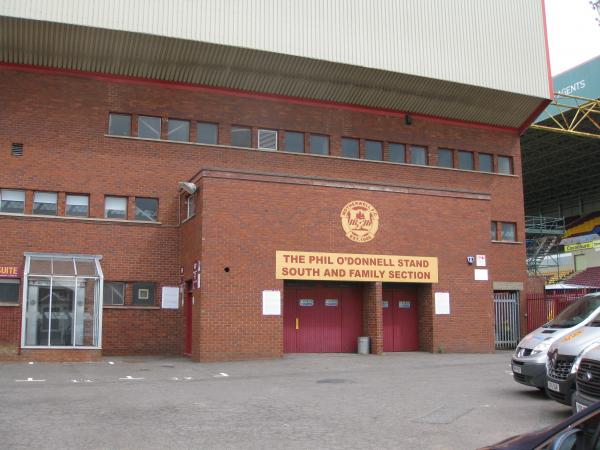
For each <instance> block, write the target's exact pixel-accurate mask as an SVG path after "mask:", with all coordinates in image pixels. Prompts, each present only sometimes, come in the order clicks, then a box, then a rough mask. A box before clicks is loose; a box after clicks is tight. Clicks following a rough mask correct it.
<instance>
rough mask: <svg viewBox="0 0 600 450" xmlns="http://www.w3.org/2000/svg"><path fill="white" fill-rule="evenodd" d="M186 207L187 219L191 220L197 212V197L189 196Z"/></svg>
mask: <svg viewBox="0 0 600 450" xmlns="http://www.w3.org/2000/svg"><path fill="white" fill-rule="evenodd" d="M186 207H187V218H188V219H189V218H190V217H192V216H193V215H194V213H195V212H196V196H195V195H188V197H187V199H186Z"/></svg>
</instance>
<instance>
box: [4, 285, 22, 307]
mask: <svg viewBox="0 0 600 450" xmlns="http://www.w3.org/2000/svg"><path fill="white" fill-rule="evenodd" d="M19 286H20V282H19V280H0V303H12V304H18V303H19Z"/></svg>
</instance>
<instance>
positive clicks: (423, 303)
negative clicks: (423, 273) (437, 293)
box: [417, 284, 435, 352]
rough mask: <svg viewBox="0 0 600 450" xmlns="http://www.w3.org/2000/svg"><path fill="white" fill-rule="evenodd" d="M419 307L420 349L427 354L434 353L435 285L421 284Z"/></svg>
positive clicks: (418, 295)
mask: <svg viewBox="0 0 600 450" xmlns="http://www.w3.org/2000/svg"><path fill="white" fill-rule="evenodd" d="M417 292H418V294H417V297H418V302H417V303H418V305H419V349H420V350H421V351H425V352H433V350H434V342H433V316H434V314H435V313H434V307H433V285H431V284H421V285H419V289H418V291H417Z"/></svg>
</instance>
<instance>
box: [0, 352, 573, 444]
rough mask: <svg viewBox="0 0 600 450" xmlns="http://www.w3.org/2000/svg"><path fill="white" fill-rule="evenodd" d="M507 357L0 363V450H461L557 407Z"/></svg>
mask: <svg viewBox="0 0 600 450" xmlns="http://www.w3.org/2000/svg"><path fill="white" fill-rule="evenodd" d="M510 355H511V354H510V353H509V352H498V353H496V354H484V355H481V354H476V355H473V354H429V353H397V354H387V355H383V356H360V355H352V354H319V355H287V356H286V357H285V358H283V359H279V360H270V361H246V362H229V363H194V362H191V361H189V360H187V359H179V358H176V359H173V358H171V359H163V358H150V357H149V358H114V359H111V358H105V359H103V360H102V361H101V362H96V363H76V364H74V363H34V364H31V363H27V362H25V363H4V364H0V448H2V449H10V450H16V449H78V450H80V449H192V448H194V449H200V448H201V449H209V448H210V449H212V448H215V449H220V448H240V449H267V448H268V449H320V448H353V449H354V448H355V449H371V448H373V449H381V448H395V449H398V448H399V449H474V448H477V447H480V446H483V445H487V444H492V443H495V442H497V441H499V440H502V439H504V438H506V437H509V436H512V435H515V434H519V433H524V432H528V431H532V430H535V429H538V428H541V427H544V426H548V425H552V424H554V423H556V422H558V421H560V420H562V419H564V418H566V417H568V416H569V415H570V413H571V412H570V409H569V408H568V407H566V406H563V405H560V404H559V403H556V402H554V401H552V400H549V399H547V398H546V397H545V395H544V393H542V392H540V391H538V390H537V389H533V388H527V387H525V386H522V385H520V384H518V383H516V382H515V381H513V379H512V375H511V374H510V367H509V362H510Z"/></svg>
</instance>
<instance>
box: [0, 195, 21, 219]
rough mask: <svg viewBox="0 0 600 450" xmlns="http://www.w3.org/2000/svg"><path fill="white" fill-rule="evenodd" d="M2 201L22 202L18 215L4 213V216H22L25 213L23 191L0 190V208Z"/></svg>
mask: <svg viewBox="0 0 600 450" xmlns="http://www.w3.org/2000/svg"><path fill="white" fill-rule="evenodd" d="M2 200H6V201H13V202H22V203H23V210H22V211H21V212H20V213H6V214H23V213H24V212H25V191H23V190H19V189H0V206H1V205H2Z"/></svg>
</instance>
